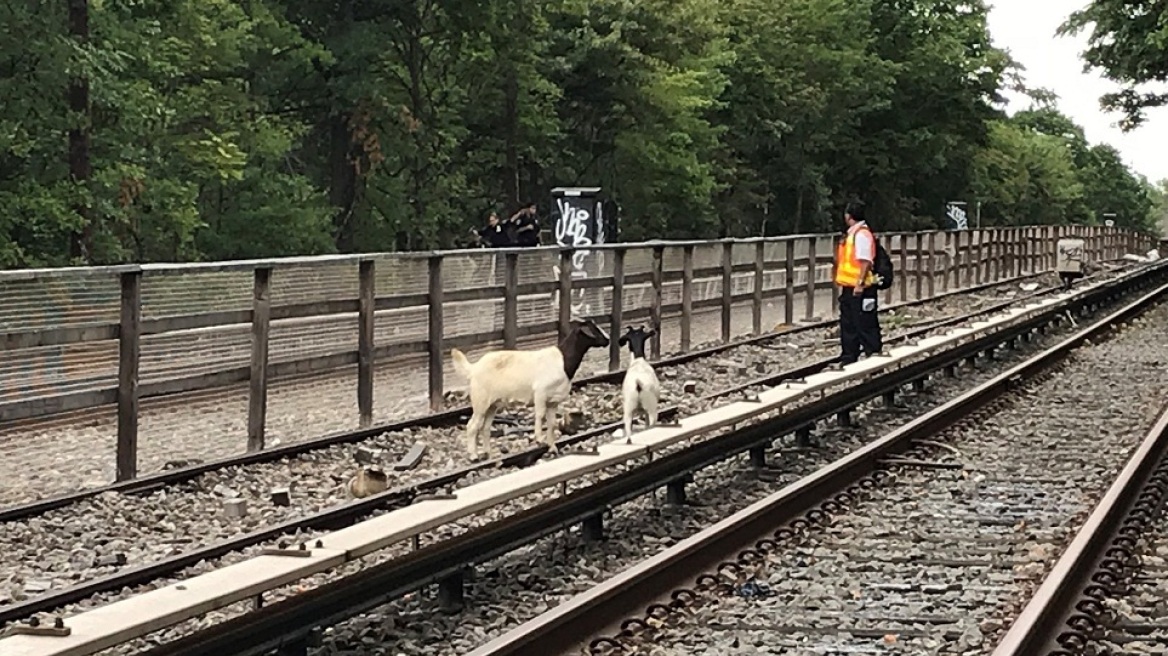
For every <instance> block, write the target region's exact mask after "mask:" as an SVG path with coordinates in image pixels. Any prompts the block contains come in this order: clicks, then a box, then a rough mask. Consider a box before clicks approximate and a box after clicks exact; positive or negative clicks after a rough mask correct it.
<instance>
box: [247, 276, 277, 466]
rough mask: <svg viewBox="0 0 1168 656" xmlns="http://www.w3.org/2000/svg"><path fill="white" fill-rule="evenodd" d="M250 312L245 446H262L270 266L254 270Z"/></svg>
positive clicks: (266, 371) (256, 447) (252, 448)
mask: <svg viewBox="0 0 1168 656" xmlns="http://www.w3.org/2000/svg"><path fill="white" fill-rule="evenodd" d="M254 275H255V284H254V287H253V294H252V315H251V381H250V382H251V385H250V388H249V396H248V408H247V450H248V451H260V450H262V449H263V448H264V429H265V428H266V425H267V415H268V346H269V339H268V336H269V334H270V332H271V328H272V268H271V267H259V268H258V269H256V270H255V274H254Z"/></svg>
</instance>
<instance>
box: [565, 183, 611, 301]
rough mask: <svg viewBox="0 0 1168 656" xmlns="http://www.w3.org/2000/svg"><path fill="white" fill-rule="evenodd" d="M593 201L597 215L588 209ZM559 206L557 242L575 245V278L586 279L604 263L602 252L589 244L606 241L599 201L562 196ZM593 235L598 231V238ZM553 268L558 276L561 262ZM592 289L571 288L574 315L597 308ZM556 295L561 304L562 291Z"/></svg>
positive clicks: (573, 246) (573, 260)
mask: <svg viewBox="0 0 1168 656" xmlns="http://www.w3.org/2000/svg"><path fill="white" fill-rule="evenodd" d="M590 205H591V206H592V207H594V208H595V209H596V216H595V218H593V214H592V212H590V211H589V207H588V206H590ZM556 209H557V210H558V211H559V214H560V215H559V219H558V220H557V221H556V228H555V235H556V243H558V244H559V245H561V246H567V247H570V248H574V249H576V250H575V252H574V253H572V272H571V276H572V279H573V280H587V279H588V278H589V277H590V276H591V275H592V274H594V273H599V272H600V271H601V269H602V268H603V266H604V255H603V253H599V252H594V251H592V250H589V248H588V247H589V246H592V245H593V243H602V242H603V233H602V231H601V230H600V222H601V220H602V217H601V213H600V205H599V204H594V201H593V199H591V198H580V197H578V196H577V197H571V198H569V197H563V198H557V199H556ZM592 235H596V240H595V242H594V240H593V237H592ZM552 271H553V273H554V274H555V276H556V279H557V280H558V279H559V276H560V267H559V264H558V263H557V264H556V265H555V266H554V267H553V268H552ZM574 286H575V285H574ZM589 291H590V290H588V289H573V290H572V296H571V300H570V304H571V307H572V314H573V315H574V316H589V315H591V314H592V313H593V312H594V311H595V309H594V308H593V307H592V305H591V304H590V303H589V302H588V292H589ZM553 296H554V298H553V301H554V302H555V303H556V305H557V306H558V304H559V292H556V294H555V295H553Z"/></svg>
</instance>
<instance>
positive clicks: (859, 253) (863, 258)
mask: <svg viewBox="0 0 1168 656" xmlns="http://www.w3.org/2000/svg"><path fill="white" fill-rule="evenodd" d="M856 259H857V260H859V261H860V282H859V283H857V284H856V287H855V293H856V294H860V293H862V292H863V291H864V281H866V280H867V279H868V272H869V271H871V270H872V261H873V260H875V259H876V240H875V239H873V237H872V233H870V232H868V231H867V230H861V231H860V232H859V233H858V234H857V235H856Z"/></svg>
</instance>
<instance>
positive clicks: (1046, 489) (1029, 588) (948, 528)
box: [645, 305, 1168, 654]
mask: <svg viewBox="0 0 1168 656" xmlns="http://www.w3.org/2000/svg"><path fill="white" fill-rule="evenodd" d="M1165 321H1168V306H1166V305H1160V306H1159V307H1157V308H1156V309H1154V310H1152V311H1151V312H1149V313H1148V314H1146V315H1144V316H1143V317H1141V318H1139V319H1137V320H1135V321H1134V322H1133V323H1132V324H1131V325H1130V326H1129V327H1126V328H1124V329H1123V330H1122V331H1121V332H1120V334H1118V335H1116V336H1115V337H1114V338H1112V339H1110V340H1108V341H1105V342H1103V343H1102V344H1098V345H1094V346H1092V347H1089V348H1084V349H1080V350H1078V351H1077V352H1076V353H1074V354H1073V355H1071V356H1070V358H1068V360H1067V362H1066V363H1065V364H1064V365H1063V366H1062V367H1061V368H1060V369H1059V370H1058V371H1057V372H1055V373H1053V374H1052V375H1050V376H1048V377H1045V378H1044V379H1043V380H1042V381H1036V382H1034V383H1031V384H1028V385H1027V386H1026V388H1025V390H1022V391H1019V392H1017V393H1014V394H1011V395H1010V396H1009V397H1008V399H1007V400H1003V401H1002V402H999V403H997V404H995V406H996V407H994V408H992V409H991V410H990V411H988V412H984V413H979V414H978V415H977V416H976V417H975V418H971V420H970V421H967V422H964V423H963V424H962V425H961V426H959V427H957V428H955V429H953V430H951V431H947V432H946V434H945V435H944V436H942V438H941V439H942V441H944V442H946V443H947V444H950V445H951V446H953V447H956V449H958V451H959V453H960V455H958V456H956V457H955V458H954V457H945V459H947V460H954V461H956V462H960V463H961V464H962V465H963V469H961V470H950V469H936V468H903V467H894V468H893V469H892V470H891V476H890V477H889V478H888V479H886V480H885V481H883V482H882V483H881V484H880V485H879V486H878V487H877V488H875V490H874V491H873V492H871V493H870V494H869V495H866V498H864V499H862V500H861V501H859V502H858V503H856V504H855V505H854V506H853V507H852V508H850V509H848V511H847V512H846V513H844V514H839V515H837V516H835V517H834V518H832V520H831V522H830V523H829V524H828V525H827V526H824V527H816V528H813V529H811V530H810V531H809V532H808V534H806V535H804V536H800V537H796V538H793V539H790V540H787V541H782V542H780V546H779V550H778V551H777V552H775V553H773V554H771V556H770V557H769V558H768V561H767V566H766V567H765V568H764V569H763V571H762V572H761V573H760V574H759V576H758V579H757V580H755V581H752V584H755V585H757V587H755V588H754V589H753V590H751V592H754V593H755V594H754V596H749V597H748V596H746V595H744V594H740V595H739V596H734V597H724V598H721V599H720V600H719V601H718V603H716V604H707V605H703V606H701V607H699V608H697V609H696V610H695V611H694V612H693V614H692V615H689V616H684V617H681V618H679V619H677V620H673V621H670V622H668V623H667V624H666V626H665V628H664V629H663V631H662V632H661V633H660V634H659V635H657V636H654V638H653V641H654V643H655V645H654V647H653V648H652V649H649V650H648V651H646V652H645V653H650V654H740V653H748V652H749V653H754V652H753V651H750V650H753V649H754V648H755V647H756V646H758V645H766V646H767V649H769V650H770V653H789V654H837V653H865V652H869V653H871V652H875V651H877V650H881V653H885V652H887V653H930V654H983V653H988V652H989V651H991V650H992V646H993V645H994V644H995V643H996V641H997V640H998V639H999V638H1000V637H1001V636H1002V635H1004V631H1005V629H1007V628H1008V626H1009V624H1010V622H1011V621H1012V619H1013V618H1014V617H1015V616H1016V614H1017V613H1018V612H1019V610H1020V609H1021V607H1022V606H1023V605H1024V604H1025V603H1026V601H1027V599H1028V597H1029V595H1030V594H1031V593H1032V592H1033V590H1035V589H1036V588H1037V586H1038V585H1039V584H1040V583H1041V581H1042V579H1043V578H1044V577H1045V575H1046V574H1047V572H1048V571H1049V568H1050V567H1051V566H1052V565H1053V564H1054V562H1055V561H1056V560H1057V558H1058V556H1059V554H1060V553H1061V551H1062V550H1063V549H1064V548H1065V546H1066V544H1067V543H1068V542H1069V541H1070V539H1071V538H1073V536H1074V534H1075V531H1076V530H1077V528H1078V526H1079V524H1080V523H1081V522H1082V521H1083V520H1084V519H1085V518H1086V516H1087V514H1088V513H1089V512H1090V510H1091V509H1092V508H1093V507H1094V505H1095V504H1096V503H1097V502H1098V500H1099V499H1100V498H1101V497H1102V495H1103V493H1104V492H1105V491H1106V490H1107V488H1108V487H1109V486H1110V484H1111V482H1112V481H1113V480H1114V477H1115V476H1116V474H1117V473H1118V472H1119V470H1120V469H1121V468H1122V467H1123V465H1124V464H1125V463H1126V461H1127V459H1128V457H1130V455H1131V454H1132V452H1133V451H1134V449H1135V448H1136V447H1137V446H1138V445H1139V443H1140V441H1141V440H1142V439H1143V437H1144V435H1145V433H1146V431H1147V430H1148V429H1149V428H1150V427H1151V426H1152V424H1153V423H1154V422H1155V420H1156V418H1157V416H1158V414H1159V411H1160V408H1161V407H1162V403H1163V400H1164V397H1163V389H1164V384H1165V383H1166V382H1168V377H1166V376H1165V372H1164V368H1163V363H1164V362H1168V344H1165V343H1164V342H1163V340H1160V339H1158V338H1157V337H1156V336H1157V335H1159V334H1161V333H1162V329H1163V328H1162V327H1163V325H1164V322H1165ZM942 456H944V453H935V454H933V455H932V457H934V458H941V457H942ZM739 590H740V591H741V590H742V588H739ZM776 618H781V621H776ZM776 625H782V626H781V627H779V626H776Z"/></svg>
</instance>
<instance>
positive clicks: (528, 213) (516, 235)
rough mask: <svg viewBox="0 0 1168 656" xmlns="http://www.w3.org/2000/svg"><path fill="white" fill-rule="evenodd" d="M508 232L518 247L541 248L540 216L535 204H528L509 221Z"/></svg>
mask: <svg viewBox="0 0 1168 656" xmlns="http://www.w3.org/2000/svg"><path fill="white" fill-rule="evenodd" d="M507 223H508V224H509V225H508V226H507V232H508V233H509V234H510V235H511V236H512V243H513V244H514V245H516V246H528V247H530V246H539V215H538V213H537V212H536V209H535V203H528V204H526V205H524V206H523V208H522V209H520V210H519V211H518V212H516V213H515V214H514V215H512V216H511V218H510V219H507Z"/></svg>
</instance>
